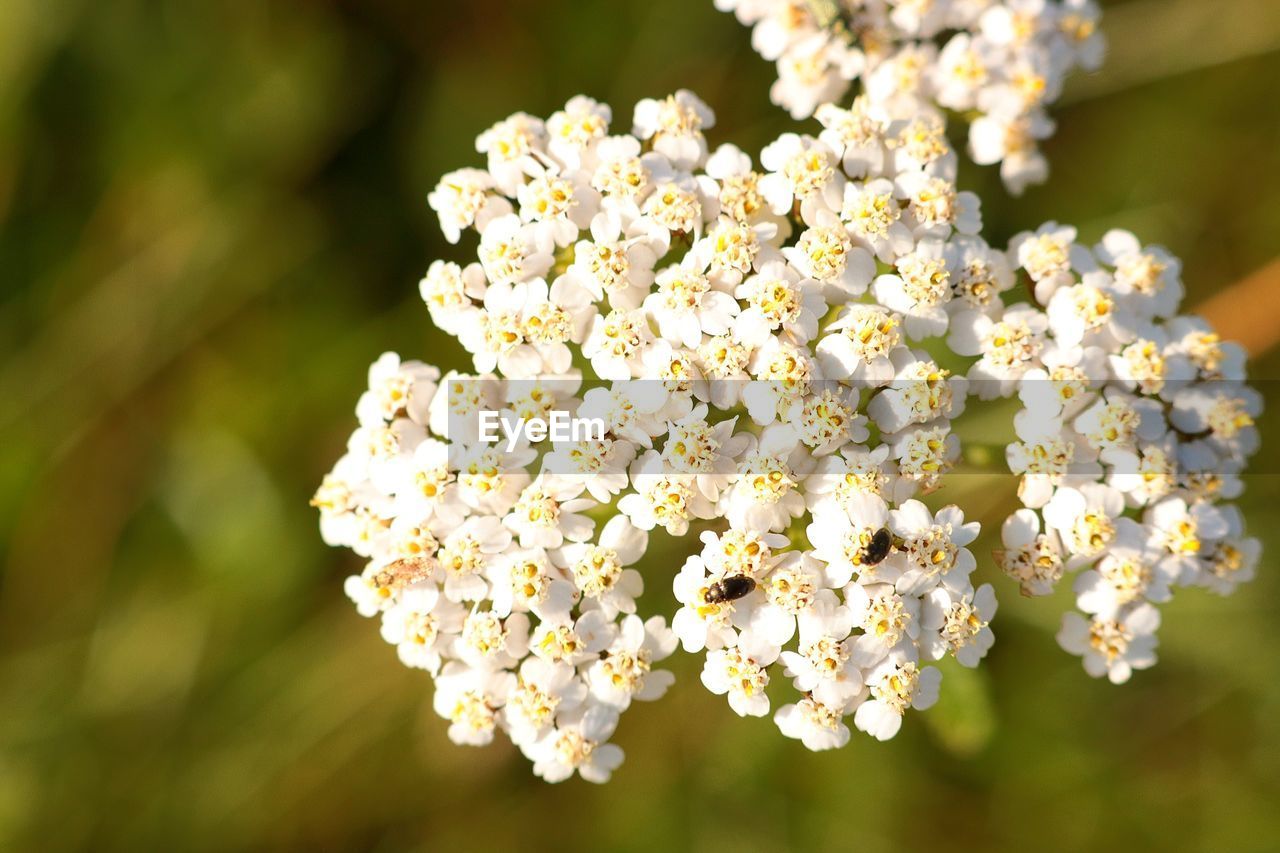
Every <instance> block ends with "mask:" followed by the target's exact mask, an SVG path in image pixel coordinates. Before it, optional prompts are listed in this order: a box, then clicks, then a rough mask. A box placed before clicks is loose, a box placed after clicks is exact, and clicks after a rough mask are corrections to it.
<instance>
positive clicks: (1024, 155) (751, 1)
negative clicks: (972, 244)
mask: <svg viewBox="0 0 1280 853" xmlns="http://www.w3.org/2000/svg"><path fill="white" fill-rule="evenodd" d="M715 5H716V8H717V9H720V10H722V11H725V12H733V13H734V14H735V15H736V16H737V18H738V20H739V21H741V22H742V23H743V24H745V25H747V26H749V27H751V28H752V38H751V43H752V45H753V46H754V47H755V49H756V51H757V52H758V53H759V54H760V55H761V56H762V57H764V58H765V59H768V60H770V61H772V62H775V63H776V65H777V71H778V79H777V82H775V83H774V84H773V88H772V89H771V90H770V95H771V97H772V99H773V102H774V103H775V104H777V105H778V106H780V107H782V108H784V109H786V110H787V111H788V112H790V113H791V115H792V117H793V118H797V119H800V118H806V117H808V116H810V115H813V114H814V113H815V112H817V113H818V114H819V118H823V116H822V111H823V109H825V107H824V106H821V105H829V104H831V103H836V102H840V101H842V100H843V99H844V98H845V97H846V95H847V93H848V91H849V88H850V85H851V84H853V83H855V82H858V83H860V86H859V87H858V91H859V92H860V94H859V96H858V98H857V99H855V101H854V112H855V113H856V114H863V113H865V112H867V111H874V112H876V113H878V114H880V115H883V116H886V117H888V118H891V119H896V120H903V121H904V122H909V121H911V120H913V119H915V118H917V117H918V116H921V115H926V114H941V113H942V112H943V111H947V112H951V113H955V114H959V115H961V116H964V117H965V120H966V121H968V122H969V123H970V129H969V147H970V153H971V154H972V156H973V159H974V161H975V162H977V163H981V164H999V165H1000V174H1001V177H1002V178H1003V179H1004V181H1005V184H1006V185H1007V186H1008V187H1009V189H1010V190H1011V191H1013V192H1015V193H1018V192H1021V191H1022V190H1023V188H1025V187H1026V186H1027V185H1029V184H1037V183H1041V182H1042V181H1044V180H1045V178H1046V177H1047V176H1048V164H1047V163H1046V161H1045V158H1044V155H1042V154H1041V153H1040V151H1039V150H1038V147H1037V144H1038V143H1039V142H1040V141H1041V140H1043V139H1046V138H1048V137H1049V136H1051V135H1052V134H1053V130H1054V124H1053V121H1052V120H1051V119H1050V118H1049V117H1048V115H1047V110H1048V108H1049V107H1050V106H1052V105H1053V102H1054V101H1055V100H1057V98H1058V96H1059V95H1060V94H1061V92H1062V85H1063V82H1064V81H1065V80H1066V78H1067V76H1068V75H1069V74H1070V73H1071V72H1072V71H1074V70H1075V69H1076V68H1083V69H1085V70H1086V71H1094V70H1096V69H1097V68H1098V67H1099V66H1100V65H1101V64H1102V59H1103V54H1104V53H1105V43H1104V41H1103V38H1102V35H1101V34H1100V33H1099V32H1098V20H1099V18H1100V17H1101V10H1100V8H1099V6H1098V4H1097V3H1095V2H1094V0H982V2H974V0H927V2H889V3H883V2H875V3H868V2H863V0H814V2H805V0H715ZM825 123H827V122H825V121H824V124H825ZM840 125H841V126H842V130H841V131H839V133H840V134H841V135H842V136H844V137H845V138H847V140H848V147H847V148H846V149H845V150H844V151H842V152H840V153H841V155H842V156H844V157H846V158H847V157H848V156H849V154H850V151H852V152H854V154H853V156H854V158H855V159H856V160H858V161H859V162H874V161H865V160H862V156H863V155H862V154H861V153H860V149H861V148H862V146H861V145H860V144H859V139H858V134H859V129H858V120H857V118H852V119H842V120H841V121H840ZM828 126H829V127H830V126H831V125H828ZM846 162H847V161H846ZM851 173H852V174H854V175H855V176H857V172H851ZM473 195H474V194H473ZM476 206H477V205H476V202H474V201H472V203H471V205H470V207H476ZM470 207H469V208H468V210H469V209H470ZM1124 249H1125V247H1124V246H1117V247H1116V250H1117V251H1118V252H1123V251H1124Z"/></svg>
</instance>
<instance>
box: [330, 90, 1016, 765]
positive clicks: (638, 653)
mask: <svg viewBox="0 0 1280 853" xmlns="http://www.w3.org/2000/svg"><path fill="white" fill-rule="evenodd" d="M610 120H611V113H610V110H609V108H608V107H607V106H605V105H603V104H600V103H597V102H596V101H593V100H591V99H589V98H585V97H577V98H574V99H573V100H571V101H569V103H568V104H566V106H565V108H564V109H563V110H562V111H560V112H557V113H555V114H554V115H552V116H551V117H550V118H549V119H547V120H546V121H543V120H541V119H537V118H534V117H532V116H529V115H525V114H518V115H515V116H512V117H510V118H508V119H506V120H505V121H502V122H500V123H498V124H496V125H494V127H492V128H491V129H489V130H488V131H486V132H485V133H484V134H482V135H481V136H480V137H479V140H478V148H479V150H480V151H481V152H482V153H484V154H486V155H487V158H488V164H487V168H486V169H483V170H482V169H464V170H461V171H458V172H454V173H451V174H449V175H446V176H445V177H444V179H443V180H441V182H440V184H439V185H438V186H437V187H436V189H435V191H434V192H432V193H431V196H430V203H431V205H432V207H433V208H434V209H435V210H436V211H437V212H438V214H439V216H440V221H441V225H442V228H443V230H444V232H445V234H446V235H447V236H448V238H449V239H450V240H451V241H455V242H456V241H458V240H460V239H461V238H462V235H463V233H464V232H465V231H473V232H475V234H476V235H477V238H478V239H477V249H476V252H477V256H478V260H477V261H476V262H473V263H470V264H467V265H465V266H460V265H457V264H453V263H447V262H436V263H435V264H433V265H432V266H431V268H430V270H429V272H428V274H427V276H426V277H425V278H424V279H423V281H422V284H421V294H422V297H423V299H424V301H425V302H426V304H427V306H428V308H429V311H430V314H431V318H432V320H433V322H434V323H435V325H436V326H438V327H439V328H440V329H443V330H445V331H447V332H450V333H452V334H455V335H456V336H457V337H458V338H459V340H460V341H461V342H462V343H463V345H464V346H465V347H466V348H467V350H468V351H469V352H470V353H471V355H472V358H473V360H474V364H475V370H476V374H475V375H472V376H464V375H462V374H456V373H450V374H448V375H446V376H444V377H440V376H439V374H438V372H437V371H436V370H435V369H434V368H430V367H427V366H425V365H422V364H420V363H416V362H401V361H400V360H399V359H398V358H397V357H396V356H394V355H386V356H383V358H382V359H380V360H379V361H378V362H377V363H376V364H375V365H374V367H373V368H372V370H371V372H370V382H369V390H368V392H367V393H366V394H365V395H364V396H363V397H362V398H361V400H360V403H359V405H358V407H357V413H358V416H359V420H360V426H359V428H358V429H357V430H356V432H355V434H354V435H353V436H352V438H351V441H350V443H349V446H348V452H347V455H346V456H344V457H343V459H342V460H341V461H340V462H339V463H338V465H337V466H336V467H335V468H334V470H333V471H332V472H331V474H330V475H329V476H328V477H327V478H326V479H325V482H324V484H323V485H322V486H321V488H320V491H319V492H318V493H317V496H316V499H315V504H316V505H317V506H318V507H319V508H320V510H321V518H322V531H323V534H324V537H325V539H326V541H327V542H329V543H331V544H334V545H343V546H347V547H350V548H352V549H353V550H355V551H356V553H358V554H359V555H360V556H362V557H364V558H365V559H367V560H368V565H367V567H366V568H365V570H364V572H363V573H362V575H360V576H358V577H354V578H351V579H350V580H349V581H348V585H347V591H348V593H349V594H350V596H351V597H352V598H353V599H354V600H355V601H356V603H357V605H358V607H359V609H360V611H361V612H362V613H364V614H366V615H374V614H381V617H382V620H383V626H384V627H383V634H384V636H385V637H386V639H387V640H388V641H389V642H392V643H395V644H396V645H397V647H398V649H399V652H400V655H401V658H402V659H403V660H404V661H405V662H406V663H408V664H409V665H411V666H418V667H422V668H424V669H426V670H428V672H430V673H431V674H432V675H433V676H434V677H435V681H436V702H435V705H436V709H437V711H438V712H439V713H440V714H441V715H442V716H444V717H445V718H447V719H448V720H450V722H451V726H450V736H451V737H452V738H453V739H454V740H456V741H458V742H461V743H484V742H487V741H489V740H490V739H491V738H492V736H493V732H494V731H495V730H497V729H502V730H504V731H505V732H507V734H509V735H510V737H511V739H512V740H513V741H514V742H515V743H516V744H517V745H519V746H520V748H521V749H522V750H523V751H524V752H525V753H526V755H527V756H528V757H529V758H530V759H532V760H533V762H534V769H535V771H536V772H537V773H538V774H539V775H541V776H543V777H544V778H546V779H549V780H553V781H554V780H558V779H562V778H565V777H566V776H568V775H570V774H571V773H572V772H573V771H574V770H576V771H577V772H578V773H579V774H580V775H582V776H583V778H586V779H589V780H592V781H602V780H603V779H605V778H607V777H608V775H609V772H610V771H611V770H612V769H613V767H615V766H616V765H617V763H618V762H619V760H620V759H621V751H620V750H619V749H618V748H617V747H616V746H613V745H609V744H607V743H606V739H607V738H608V737H609V735H610V734H611V732H612V730H613V727H614V725H615V723H616V719H617V714H618V712H619V711H621V710H623V709H625V708H626V707H627V705H628V704H629V703H630V701H631V700H632V699H651V698H656V697H657V696H658V695H660V694H661V693H662V692H663V691H664V690H665V688H666V687H667V685H668V683H669V682H670V676H669V675H667V674H666V673H662V672H659V671H657V670H651V669H650V667H651V666H652V665H653V664H654V663H656V662H657V661H659V660H661V659H662V658H664V657H665V656H667V655H668V654H669V653H671V652H672V651H673V649H674V646H675V645H676V643H677V639H678V641H679V642H681V643H683V645H684V647H685V648H686V649H688V650H691V651H692V650H699V651H700V650H703V649H706V650H707V655H706V668H705V673H704V682H705V683H706V685H707V686H708V687H709V688H710V689H711V690H713V691H715V692H717V693H725V694H728V697H729V701H730V704H731V705H732V707H733V708H734V709H735V710H737V711H738V712H739V713H744V714H763V713H765V712H766V711H767V710H768V708H769V700H768V699H767V698H766V696H765V694H764V692H763V690H764V688H765V685H766V684H767V682H768V681H769V678H770V669H771V667H772V665H773V664H775V662H776V663H778V664H780V668H781V669H782V670H783V671H784V672H785V674H786V676H787V677H789V678H791V679H793V681H794V684H795V686H796V688H797V690H799V691H800V693H801V694H802V695H801V696H800V697H798V701H797V702H796V703H793V704H788V705H786V706H784V707H782V708H781V709H780V710H779V711H778V713H777V715H776V720H777V723H778V725H779V727H780V728H781V729H782V731H783V732H784V733H785V734H787V735H789V736H792V737H797V738H800V739H802V740H803V742H804V743H805V744H806V745H808V746H810V747H811V748H814V749H820V748H827V747H832V746H839V745H841V744H843V743H844V742H845V741H846V740H847V738H848V734H849V732H848V729H847V728H846V727H845V725H844V723H843V718H844V717H845V716H847V715H850V714H852V715H853V716H854V723H855V724H856V726H857V727H859V728H861V729H863V730H865V731H867V732H869V733H871V734H873V735H874V736H876V737H879V738H887V737H890V736H892V735H893V734H894V733H895V732H896V731H897V729H898V726H899V724H900V719H901V716H902V714H903V712H904V711H905V710H906V709H907V708H908V707H915V708H922V707H925V706H927V705H929V704H931V703H932V702H933V701H934V699H935V697H936V695H937V690H938V684H939V681H940V673H939V672H938V670H936V669H935V668H933V667H928V666H926V665H925V664H927V663H928V662H930V661H935V660H938V659H939V658H941V657H942V656H944V655H946V654H954V655H955V656H956V657H957V658H958V659H959V661H960V662H961V663H963V664H965V665H970V666H972V665H976V664H977V662H978V660H979V659H980V658H981V657H982V656H983V655H984V654H985V653H986V650H987V649H988V648H989V647H990V645H991V643H992V642H993V637H992V633H991V630H990V629H989V628H988V627H987V622H988V621H989V620H990V618H991V616H992V615H993V613H994V612H995V599H994V595H993V592H992V589H991V587H990V586H986V587H983V588H982V589H980V590H975V589H974V588H973V587H972V586H971V584H970V580H969V575H970V573H971V572H972V571H973V569H974V567H975V564H976V561H975V559H974V557H973V555H972V554H971V553H970V552H969V550H968V549H967V548H966V547H965V546H966V545H967V544H968V543H970V542H971V541H972V540H973V539H974V538H975V536H976V535H977V528H978V525H977V524H976V523H973V522H969V523H966V522H965V521H964V517H963V514H962V513H961V512H960V511H959V510H958V509H957V508H955V507H946V508H944V509H941V510H940V511H938V512H937V513H936V514H935V513H932V512H930V511H929V510H928V509H927V508H926V507H925V505H924V504H923V503H921V502H920V501H918V500H916V499H914V496H917V495H923V494H925V493H927V492H929V491H932V490H933V489H935V488H936V487H937V486H938V485H939V483H940V480H941V478H942V476H943V475H944V474H945V472H946V471H947V470H948V469H949V468H950V467H951V466H952V465H953V463H954V462H955V460H956V458H957V456H958V455H959V444H958V441H957V439H956V437H955V436H954V435H952V434H951V429H950V421H951V418H953V417H954V416H956V415H958V414H959V413H960V412H961V411H962V409H963V406H964V399H965V394H966V388H965V382H964V380H963V379H962V378H958V377H952V376H950V375H949V374H948V372H947V371H946V370H943V369H941V368H940V367H939V366H938V365H937V364H936V363H935V362H934V361H933V359H932V358H931V357H930V356H929V355H928V354H927V353H925V352H924V351H923V350H920V349H914V348H912V346H911V345H910V342H911V341H917V340H921V339H925V338H934V339H935V340H936V341H937V342H939V343H940V342H941V336H942V335H944V334H945V333H946V331H947V329H948V326H949V324H950V322H951V319H952V317H953V316H957V315H962V316H965V317H969V316H971V315H975V314H976V315H981V316H987V315H991V316H995V315H996V314H997V313H998V311H999V306H1000V293H1001V291H1003V290H1006V289H1008V288H1009V287H1011V286H1012V284H1013V274H1012V271H1011V270H1010V268H1009V265H1008V263H1007V261H1006V260H1005V257H1004V255H1003V253H1002V252H999V251H996V250H993V249H991V248H989V247H988V246H987V245H986V243H984V242H983V241H982V239H981V238H980V237H979V236H977V235H978V231H979V230H980V226H981V221H980V216H979V211H978V204H977V199H976V198H974V197H973V196H972V195H971V194H969V193H962V192H958V191H957V190H956V187H955V184H954V182H953V178H954V170H955V165H956V158H955V155H954V152H953V151H952V150H951V149H950V147H949V146H948V144H947V142H946V139H945V137H944V135H943V133H942V128H941V127H940V126H939V125H936V124H933V123H924V124H921V123H916V122H907V121H903V122H886V121H879V120H877V119H875V118H873V117H872V116H870V115H867V114H855V113H852V112H849V111H844V110H838V109H834V108H833V109H831V110H829V111H826V112H824V121H825V123H826V129H825V130H824V131H823V132H822V133H821V135H820V136H819V137H817V138H814V137H810V136H800V135H795V134H786V135H784V136H782V137H781V138H780V139H778V140H777V141H776V142H774V143H773V144H771V145H769V146H768V147H766V148H765V149H764V151H763V153H762V155H761V158H760V160H761V168H760V169H757V168H756V167H755V166H754V165H753V163H752V160H751V158H750V157H748V156H747V155H746V154H744V153H743V152H742V151H740V150H738V149H736V148H734V147H732V146H722V147H720V148H718V149H716V150H715V151H714V152H710V151H709V149H708V146H707V143H706V140H705V137H704V136H703V133H702V131H703V130H704V129H705V128H709V127H711V126H712V124H713V123H714V117H713V115H712V112H711V110H710V109H708V108H707V107H706V105H705V104H703V103H702V102H701V101H700V100H698V99H697V98H696V97H695V96H693V95H692V94H691V93H689V92H686V91H681V92H678V93H676V94H675V95H674V96H671V97H668V98H664V99H662V100H648V101H644V102H642V103H640V104H639V105H638V106H637V107H636V110H635V114H634V117H633V120H632V129H631V133H629V134H614V135H611V134H610V128H609V125H610ZM584 374H585V375H584ZM593 382H594V383H596V384H595V385H592V383H593ZM588 386H591V387H588ZM481 411H495V412H501V413H502V416H503V417H504V418H508V419H513V420H514V421H516V422H521V423H524V422H529V421H530V419H533V418H542V417H544V416H546V415H548V414H549V413H551V412H570V413H573V414H574V415H575V416H576V417H588V416H589V417H591V418H594V419H598V420H600V421H602V422H603V423H604V424H606V425H607V430H606V432H605V434H604V436H603V438H602V439H601V440H592V441H572V442H561V443H558V444H556V445H555V446H554V447H552V448H551V449H550V450H546V449H541V450H540V449H539V448H537V447H535V446H532V445H530V444H529V442H528V440H526V439H521V440H520V441H518V442H517V443H516V444H515V445H514V446H513V448H512V449H510V450H508V449H505V448H503V447H501V446H495V445H492V444H486V443H485V442H483V441H481V440H479V438H478V437H477V432H476V430H475V428H474V423H471V425H470V426H466V427H462V426H460V424H463V423H465V422H467V421H466V418H468V417H472V418H473V419H474V418H475V416H476V415H477V413H479V412H481ZM872 427H874V430H875V437H874V439H873V438H872ZM598 523H599V524H601V529H599V530H597V529H596V528H597V524H598ZM691 527H697V528H698V529H699V530H700V531H701V536H702V542H703V543H704V545H705V547H704V548H703V550H702V553H701V555H699V556H696V557H692V558H690V560H689V561H688V562H687V563H686V564H685V566H684V568H683V569H682V570H681V571H680V573H679V575H678V576H676V577H675V578H674V589H675V592H676V597H677V598H678V599H679V603H680V611H679V613H678V615H677V616H676V618H675V622H674V623H673V628H674V632H673V631H672V630H669V629H668V628H667V627H666V625H665V623H664V621H663V619H662V618H661V617H654V618H652V619H649V620H648V621H641V619H640V617H638V616H636V615H634V614H635V611H636V597H637V596H638V595H639V594H640V592H641V590H642V583H641V578H640V575H639V573H638V572H636V571H635V570H634V569H630V568H627V567H628V566H629V565H630V564H632V563H634V562H635V561H636V560H637V559H639V557H640V555H641V554H642V553H643V552H644V550H645V548H646V545H647V536H648V532H649V531H651V530H653V529H654V528H662V529H663V530H665V531H666V533H668V534H670V535H673V536H683V535H685V534H686V533H688V532H689V531H690V528H691Z"/></svg>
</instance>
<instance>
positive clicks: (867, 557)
mask: <svg viewBox="0 0 1280 853" xmlns="http://www.w3.org/2000/svg"><path fill="white" fill-rule="evenodd" d="M892 547H893V535H892V534H891V533H889V528H887V527H881V528H880V529H879V530H877V531H876V532H875V533H874V534H872V536H871V541H870V542H868V543H867V547H865V548H863V549H862V565H864V566H874V565H875V564H876V563H878V562H880V561H881V560H883V559H884V558H885V557H887V556H889V549H890V548H892Z"/></svg>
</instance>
